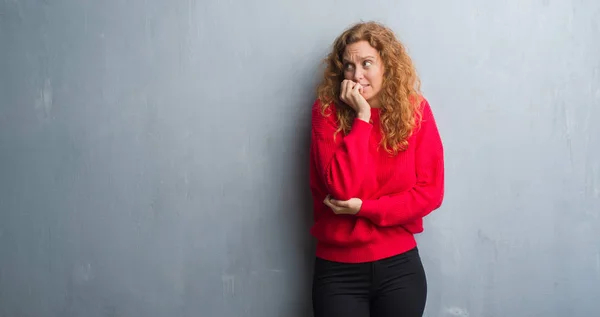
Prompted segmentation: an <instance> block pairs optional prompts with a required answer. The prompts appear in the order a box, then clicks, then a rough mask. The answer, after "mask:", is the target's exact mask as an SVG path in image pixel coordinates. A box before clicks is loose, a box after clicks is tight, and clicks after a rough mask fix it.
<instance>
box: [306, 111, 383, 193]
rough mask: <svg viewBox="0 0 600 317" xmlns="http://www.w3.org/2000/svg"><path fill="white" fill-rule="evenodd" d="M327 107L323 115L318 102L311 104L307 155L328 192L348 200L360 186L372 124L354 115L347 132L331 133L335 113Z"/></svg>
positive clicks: (335, 127)
mask: <svg viewBox="0 0 600 317" xmlns="http://www.w3.org/2000/svg"><path fill="white" fill-rule="evenodd" d="M329 109H331V107H330V108H329ZM329 109H328V110H327V111H328V112H330V113H329V114H328V115H323V114H322V112H321V104H320V102H319V101H318V100H317V101H316V102H315V103H314V105H313V108H312V119H311V123H312V127H311V130H312V131H311V132H312V134H311V141H312V142H311V147H310V152H311V154H310V155H311V156H312V160H313V161H314V162H315V167H316V171H317V173H318V174H319V176H320V178H321V180H322V183H323V184H325V187H326V189H327V191H328V193H329V194H330V195H331V196H332V197H333V198H335V199H340V200H348V199H350V198H353V197H356V196H357V194H358V192H359V190H360V186H361V183H362V180H363V178H364V167H365V164H366V162H367V159H368V154H369V137H370V135H371V129H372V127H373V126H372V125H371V124H370V123H368V122H365V121H363V120H360V119H355V120H354V122H353V125H352V127H351V131H350V132H349V133H348V135H345V136H344V134H343V132H341V131H340V132H339V133H337V134H335V132H336V130H337V123H336V116H335V113H334V112H332V111H329ZM334 134H335V138H334Z"/></svg>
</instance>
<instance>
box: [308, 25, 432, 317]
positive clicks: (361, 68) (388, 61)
mask: <svg viewBox="0 0 600 317" xmlns="http://www.w3.org/2000/svg"><path fill="white" fill-rule="evenodd" d="M326 61H327V69H326V70H325V74H324V79H323V82H322V83H321V84H320V86H319V87H318V90H317V94H318V98H317V101H316V102H315V103H314V105H313V110H312V143H311V148H310V152H311V156H310V186H311V191H312V195H313V199H314V225H313V227H312V228H311V234H312V235H314V236H315V238H316V239H317V249H316V260H315V267H314V276H313V309H314V314H315V315H314V316H315V317H321V316H326V317H338V316H339V317H362V316H371V317H388V316H389V317H392V316H394V317H397V316H406V317H413V316H422V314H423V310H424V307H425V301H426V297H427V282H426V277H425V272H424V270H423V266H422V263H421V259H420V256H419V253H418V250H417V246H416V242H415V239H414V237H413V235H414V234H416V233H420V232H422V231H423V220H422V218H423V217H424V216H426V215H428V214H429V213H431V212H432V211H433V210H435V209H437V208H438V207H440V205H441V204H442V200H443V196H444V162H443V158H444V157H443V146H442V141H441V139H440V136H439V133H438V129H437V126H436V123H435V120H434V117H433V114H432V110H431V108H430V106H429V104H428V102H427V100H425V98H423V97H422V96H421V94H420V92H419V79H418V77H417V74H416V71H415V69H414V66H413V63H412V61H411V59H410V57H409V56H408V55H407V53H406V50H405V48H404V46H403V45H402V44H401V43H400V42H399V41H398V40H397V39H396V37H395V35H394V33H393V32H392V31H391V30H390V29H389V28H387V27H385V26H383V25H381V24H378V23H374V22H369V23H359V24H356V25H354V26H353V27H351V28H350V29H348V30H346V31H345V32H344V33H342V34H341V35H340V36H339V37H338V38H337V39H336V40H335V42H334V45H333V50H332V52H331V53H330V54H329V56H328V58H327V60H326Z"/></svg>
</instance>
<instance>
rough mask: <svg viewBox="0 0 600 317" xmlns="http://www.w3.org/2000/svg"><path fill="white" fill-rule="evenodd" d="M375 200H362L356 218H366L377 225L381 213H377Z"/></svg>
mask: <svg viewBox="0 0 600 317" xmlns="http://www.w3.org/2000/svg"><path fill="white" fill-rule="evenodd" d="M377 205H378V202H377V200H371V199H369V200H363V202H362V205H361V207H360V210H359V211H358V213H357V214H356V215H357V216H360V217H364V218H367V219H369V220H371V221H372V222H375V223H379V222H380V221H381V212H380V211H378V209H379V208H378V206H377Z"/></svg>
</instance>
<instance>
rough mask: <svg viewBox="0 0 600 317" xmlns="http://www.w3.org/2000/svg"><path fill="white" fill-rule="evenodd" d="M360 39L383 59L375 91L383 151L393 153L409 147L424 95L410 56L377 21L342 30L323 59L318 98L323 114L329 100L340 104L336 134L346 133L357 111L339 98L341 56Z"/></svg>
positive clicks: (330, 102)
mask: <svg viewBox="0 0 600 317" xmlns="http://www.w3.org/2000/svg"><path fill="white" fill-rule="evenodd" d="M360 41H367V42H368V43H369V44H370V45H371V46H372V47H373V48H375V49H376V50H377V51H378V52H379V55H380V57H381V59H382V61H383V65H384V74H383V87H382V89H381V91H380V92H379V94H378V98H379V101H380V104H381V116H380V118H381V129H382V135H383V138H382V140H381V142H382V145H383V147H384V148H385V149H386V151H388V152H389V153H391V154H394V155H395V154H397V153H398V152H399V151H403V150H405V149H406V148H407V147H408V138H409V137H410V136H411V134H412V132H413V131H414V129H415V128H416V127H417V126H418V125H419V123H420V118H421V109H420V104H421V101H422V100H423V97H422V96H421V93H420V87H421V82H420V79H419V77H418V76H417V72H416V70H415V67H414V65H413V62H412V59H411V58H410V56H409V55H408V54H407V52H406V48H405V47H404V45H403V44H402V43H401V42H400V41H399V40H398V39H397V38H396V36H395V35H394V32H393V31H392V30H391V29H390V28H388V27H386V26H384V25H382V24H380V23H377V22H361V23H357V24H355V25H353V26H352V27H350V28H348V29H347V30H345V31H344V32H343V33H342V34H341V35H340V36H339V37H338V38H337V39H336V40H335V42H334V43H333V47H332V50H331V52H330V53H329V55H328V56H327V58H326V59H325V60H324V63H325V65H326V69H325V71H324V74H323V80H322V82H321V83H320V84H319V86H318V87H317V98H318V99H319V101H320V102H321V105H322V113H323V115H325V112H326V110H327V109H328V108H329V107H331V104H332V103H335V104H336V105H339V106H338V107H337V109H336V114H337V119H338V124H339V126H338V131H337V132H336V133H338V132H343V133H344V134H348V132H349V131H350V127H351V126H352V122H353V120H354V118H356V112H355V111H354V110H353V109H352V108H351V107H349V106H348V105H346V104H345V103H343V102H342V101H341V100H340V98H339V96H340V84H341V82H342V81H343V80H344V73H343V62H342V56H343V54H344V51H345V49H346V46H347V45H349V44H353V43H356V42H360Z"/></svg>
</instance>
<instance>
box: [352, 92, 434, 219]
mask: <svg viewBox="0 0 600 317" xmlns="http://www.w3.org/2000/svg"><path fill="white" fill-rule="evenodd" d="M423 104H424V107H423V114H422V122H421V127H420V129H419V130H418V131H417V135H416V136H415V143H414V146H416V148H415V165H416V166H415V168H416V174H417V181H416V183H415V185H414V186H413V187H412V188H411V189H409V190H407V191H404V192H399V193H395V194H392V195H388V196H382V197H379V198H378V199H374V200H364V201H363V204H362V207H361V209H360V211H359V212H358V214H357V216H361V217H365V218H368V219H369V220H371V221H372V222H373V223H374V224H376V225H378V226H382V227H383V226H396V225H406V224H410V223H413V222H414V221H418V219H420V218H423V217H425V216H426V215H428V214H429V213H431V212H432V211H433V210H436V209H437V208H439V207H440V206H441V204H442V200H443V197H444V154H443V145H442V141H441V138H440V135H439V132H438V128H437V125H436V123H435V119H434V116H433V113H432V111H431V108H430V106H429V104H428V103H427V101H424V102H423Z"/></svg>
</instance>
